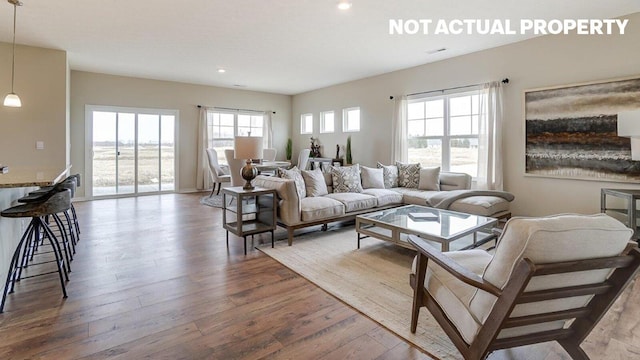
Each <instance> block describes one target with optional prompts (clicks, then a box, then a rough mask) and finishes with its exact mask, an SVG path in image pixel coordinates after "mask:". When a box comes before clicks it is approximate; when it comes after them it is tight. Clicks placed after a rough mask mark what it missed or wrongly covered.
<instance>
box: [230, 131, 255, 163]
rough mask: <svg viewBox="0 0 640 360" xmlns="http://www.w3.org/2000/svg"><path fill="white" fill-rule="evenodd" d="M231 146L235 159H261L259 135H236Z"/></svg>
mask: <svg viewBox="0 0 640 360" xmlns="http://www.w3.org/2000/svg"><path fill="white" fill-rule="evenodd" d="M233 148H234V150H235V157H236V159H245V160H246V159H262V137H261V136H236V137H235V139H234V142H233Z"/></svg>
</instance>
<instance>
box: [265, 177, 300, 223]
mask: <svg viewBox="0 0 640 360" xmlns="http://www.w3.org/2000/svg"><path fill="white" fill-rule="evenodd" d="M253 185H254V186H260V187H263V188H267V189H274V190H275V191H276V192H277V194H278V216H279V218H280V221H281V222H282V223H284V224H286V225H295V224H299V223H300V222H301V221H302V220H301V219H302V212H301V204H300V198H299V197H298V192H297V191H296V184H295V182H294V181H293V180H291V179H282V178H279V177H276V176H264V175H258V176H257V177H256V178H255V180H253Z"/></svg>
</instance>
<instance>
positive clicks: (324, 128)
mask: <svg viewBox="0 0 640 360" xmlns="http://www.w3.org/2000/svg"><path fill="white" fill-rule="evenodd" d="M334 131H335V116H334V114H333V111H324V112H321V113H320V132H321V133H332V132H334Z"/></svg>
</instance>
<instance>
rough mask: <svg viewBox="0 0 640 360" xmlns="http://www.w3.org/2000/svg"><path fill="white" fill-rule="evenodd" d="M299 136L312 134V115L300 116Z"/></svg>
mask: <svg viewBox="0 0 640 360" xmlns="http://www.w3.org/2000/svg"><path fill="white" fill-rule="evenodd" d="M300 134H313V114H302V115H300Z"/></svg>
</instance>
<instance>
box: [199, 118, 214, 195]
mask: <svg viewBox="0 0 640 360" xmlns="http://www.w3.org/2000/svg"><path fill="white" fill-rule="evenodd" d="M207 112H208V109H207V108H205V107H204V106H202V107H201V108H200V114H199V117H198V152H197V154H198V160H197V161H198V163H197V167H196V189H198V190H206V189H210V188H211V186H212V184H211V177H210V175H209V159H207V153H206V151H207V147H209V130H208V128H207Z"/></svg>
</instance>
